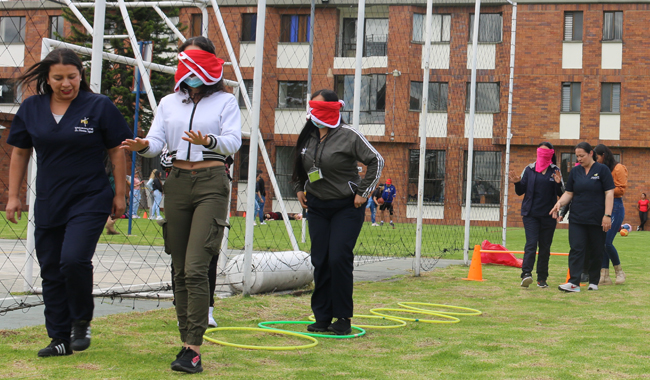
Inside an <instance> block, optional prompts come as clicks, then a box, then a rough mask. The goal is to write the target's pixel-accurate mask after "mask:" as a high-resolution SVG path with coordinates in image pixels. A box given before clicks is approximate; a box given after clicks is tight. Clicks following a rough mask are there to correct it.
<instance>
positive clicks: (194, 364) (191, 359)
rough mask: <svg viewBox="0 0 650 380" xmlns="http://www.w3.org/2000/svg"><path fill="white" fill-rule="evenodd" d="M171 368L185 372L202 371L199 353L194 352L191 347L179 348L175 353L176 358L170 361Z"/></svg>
mask: <svg viewBox="0 0 650 380" xmlns="http://www.w3.org/2000/svg"><path fill="white" fill-rule="evenodd" d="M172 370H173V371H180V372H187V373H199V372H203V366H202V365H201V355H199V354H197V353H196V352H194V350H192V349H191V348H185V349H184V350H181V352H179V353H178V355H177V359H176V360H174V361H173V362H172Z"/></svg>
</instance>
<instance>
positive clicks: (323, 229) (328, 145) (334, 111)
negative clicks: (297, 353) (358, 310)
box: [292, 90, 384, 335]
mask: <svg viewBox="0 0 650 380" xmlns="http://www.w3.org/2000/svg"><path fill="white" fill-rule="evenodd" d="M311 99H312V100H311V101H310V102H309V113H308V115H307V118H308V120H307V123H305V127H304V128H303V129H302V132H300V136H298V143H297V144H296V157H295V163H294V169H293V176H292V182H293V185H294V190H295V191H296V194H297V195H298V200H300V203H301V205H302V207H303V208H306V209H308V214H307V220H308V221H309V236H310V237H311V262H312V264H313V265H314V283H315V287H314V293H313V294H312V297H311V308H312V311H313V312H314V316H315V317H316V323H314V324H311V325H309V326H307V330H308V331H316V332H325V331H331V332H334V333H335V334H338V335H347V334H350V332H351V331H352V330H351V322H350V318H352V315H353V305H352V270H353V268H354V254H353V252H352V250H353V249H354V245H355V244H356V241H357V238H358V237H359V232H361V226H362V225H363V219H364V214H365V207H364V206H365V204H366V201H367V199H368V197H369V196H370V194H372V191H373V190H374V188H375V186H377V183H378V182H379V178H380V177H381V171H382V169H383V167H384V159H383V158H382V157H381V155H380V154H379V152H377V150H376V149H375V148H374V147H373V146H372V145H370V143H369V142H368V140H366V138H365V137H364V136H363V135H362V134H361V133H360V132H359V131H357V130H355V129H354V128H352V127H350V126H348V125H346V124H345V123H342V122H341V112H340V110H341V108H342V107H343V105H344V103H343V102H342V101H340V100H339V98H338V96H337V95H336V93H335V92H334V91H330V90H320V91H317V92H315V93H314V94H313V95H312V97H311ZM357 162H362V163H363V164H364V165H366V166H367V170H366V175H365V177H364V178H363V179H361V177H360V176H359V170H358V168H357ZM332 318H337V321H336V322H334V323H332Z"/></svg>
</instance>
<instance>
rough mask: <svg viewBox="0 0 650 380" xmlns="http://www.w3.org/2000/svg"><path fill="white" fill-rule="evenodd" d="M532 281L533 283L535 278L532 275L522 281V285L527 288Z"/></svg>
mask: <svg viewBox="0 0 650 380" xmlns="http://www.w3.org/2000/svg"><path fill="white" fill-rule="evenodd" d="M532 283H533V278H532V277H526V278H524V279H523V280H522V281H521V286H522V287H524V288H527V287H529V286H530V284H532Z"/></svg>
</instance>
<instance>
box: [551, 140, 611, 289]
mask: <svg viewBox="0 0 650 380" xmlns="http://www.w3.org/2000/svg"><path fill="white" fill-rule="evenodd" d="M575 152H576V159H577V161H578V163H580V166H576V167H575V168H573V169H572V170H571V172H570V173H569V179H568V180H567V183H566V192H565V193H564V195H562V197H561V198H560V200H559V201H557V203H556V204H555V206H554V207H553V209H552V210H551V212H550V214H551V215H553V217H554V218H557V217H558V213H559V212H560V208H561V207H562V206H564V205H566V204H568V203H569V202H571V208H570V209H569V212H570V214H569V245H570V246H571V251H570V252H569V272H570V276H571V277H570V279H569V282H567V283H566V284H563V285H560V286H559V289H560V290H562V291H565V292H579V291H580V275H581V274H582V269H583V265H584V261H585V260H588V262H589V263H590V264H589V287H588V289H587V290H598V282H599V279H600V264H601V261H602V258H603V251H604V249H605V236H606V235H605V234H606V232H607V231H609V229H610V228H611V226H612V209H613V207H614V187H615V186H614V179H613V178H612V173H611V171H610V170H609V168H608V167H607V166H606V165H603V164H600V163H598V162H596V160H594V153H593V150H592V148H591V145H589V144H588V143H586V142H581V143H580V144H578V145H576V148H575Z"/></svg>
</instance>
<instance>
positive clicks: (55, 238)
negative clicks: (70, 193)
mask: <svg viewBox="0 0 650 380" xmlns="http://www.w3.org/2000/svg"><path fill="white" fill-rule="evenodd" d="M107 218H108V214H103V213H89V214H81V215H77V216H74V217H72V218H71V219H70V220H69V221H68V223H66V224H64V225H62V226H57V227H52V228H43V227H38V226H37V227H36V230H35V232H34V238H35V246H36V257H37V258H38V263H39V264H40V266H41V278H42V279H43V301H44V303H45V328H46V329H47V335H48V336H49V337H50V338H52V339H61V340H65V341H68V342H69V341H70V330H71V327H72V322H74V321H90V320H92V319H93V310H94V309H95V303H94V301H93V295H92V292H93V263H92V258H93V255H94V254H95V249H96V248H97V241H98V240H99V236H100V235H101V234H102V231H103V229H104V225H105V224H106V219H107Z"/></svg>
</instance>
